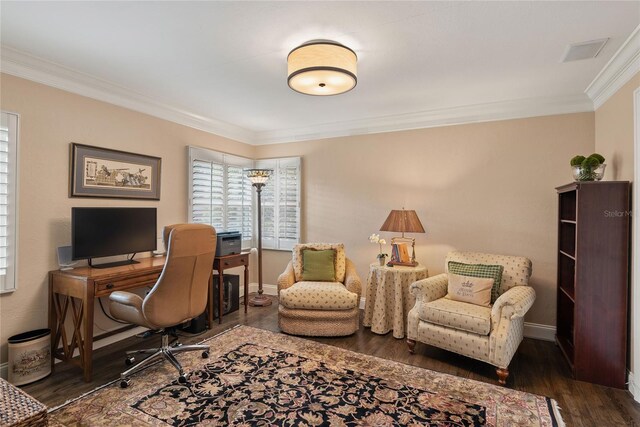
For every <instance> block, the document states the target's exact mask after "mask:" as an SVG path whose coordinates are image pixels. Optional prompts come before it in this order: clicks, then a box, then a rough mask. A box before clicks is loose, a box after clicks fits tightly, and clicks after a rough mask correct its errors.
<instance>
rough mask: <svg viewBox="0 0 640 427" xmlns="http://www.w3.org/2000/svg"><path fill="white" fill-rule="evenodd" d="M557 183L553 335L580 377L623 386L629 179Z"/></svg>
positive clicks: (594, 381) (627, 269) (624, 371)
mask: <svg viewBox="0 0 640 427" xmlns="http://www.w3.org/2000/svg"><path fill="white" fill-rule="evenodd" d="M557 191H558V198H559V200H558V252H557V256H558V279H557V280H558V282H557V286H558V291H557V327H556V343H557V344H558V347H559V349H560V351H561V352H562V354H563V355H564V357H565V358H566V359H567V362H568V363H569V366H570V367H571V371H572V373H573V376H574V377H575V378H576V379H577V380H581V381H588V382H592V383H596V384H602V385H605V386H609V387H617V388H625V383H626V356H627V295H628V286H629V284H628V271H629V265H628V263H629V216H627V215H622V216H607V215H605V212H607V211H609V212H629V183H628V182H613V181H609V182H580V183H571V184H568V185H565V186H562V187H559V188H557Z"/></svg>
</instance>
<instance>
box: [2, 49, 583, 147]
mask: <svg viewBox="0 0 640 427" xmlns="http://www.w3.org/2000/svg"><path fill="white" fill-rule="evenodd" d="M0 53H1V57H2V60H1V61H0V72H3V73H7V74H11V75H14V76H17V77H21V78H24V79H27V80H32V81H35V82H37V83H42V84H45V85H47V86H52V87H55V88H58V89H62V90H65V91H68V92H72V93H75V94H78V95H81V96H86V97H89V98H93V99H97V100H99V101H103V102H107V103H110V104H114V105H117V106H120V107H124V108H128V109H131V110H134V111H138V112H141V113H145V114H148V115H151V116H154V117H158V118H161V119H164V120H168V121H171V122H174V123H178V124H181V125H184V126H188V127H191V128H194V129H198V130H202V131H205V132H209V133H212V134H215V135H219V136H223V137H226V138H230V139H233V140H236V141H240V142H244V143H247V144H251V145H264V144H278V143H287V142H297V141H306V140H312V139H324V138H334V137H342V136H353V135H367V134H376V133H383V132H394V131H403V130H412V129H421V128H430V127H440V126H451V125H459V124H466V123H478V122H488V121H498V120H509V119H519V118H526V117H535V116H548V115H555V114H568V113H578V112H585V111H593V103H592V101H591V100H590V99H589V97H588V96H587V95H585V94H580V95H572V96H561V97H554V98H530V99H520V100H511V101H499V102H491V103H484V104H475V105H467V106H460V107H452V108H442V109H433V110H428V111H421V112H415V113H407V114H397V115H391V116H384V117H373V118H367V119H359V120H348V121H342V122H335V123H325V124H319V125H310V126H304V127H294V128H286V129H277V130H270V131H261V132H256V131H252V130H250V129H246V128H242V127H240V126H237V125H234V124H231V123H228V122H224V121H221V120H217V119H215V118H211V117H204V116H201V115H198V114H194V113H192V112H189V111H187V110H185V109H183V108H178V107H175V106H172V105H168V104H165V103H162V102H160V101H158V100H155V99H152V98H149V97H147V96H145V95H142V94H139V93H136V92H133V91H131V90H129V89H127V88H124V87H122V86H119V85H116V84H113V83H111V82H108V81H105V80H102V79H99V78H96V77H93V76H90V75H88V74H85V73H81V72H78V71H75V70H72V69H69V68H67V67H64V66H61V65H59V64H55V63H53V62H50V61H47V60H44V59H41V58H38V57H35V56H32V55H29V54H26V53H24V52H21V51H19V50H16V49H13V48H10V47H8V46H2V47H1V50H0Z"/></svg>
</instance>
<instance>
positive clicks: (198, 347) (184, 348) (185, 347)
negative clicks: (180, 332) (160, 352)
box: [169, 344, 210, 354]
mask: <svg viewBox="0 0 640 427" xmlns="http://www.w3.org/2000/svg"><path fill="white" fill-rule="evenodd" d="M209 348H210V347H209V346H208V345H202V344H193V345H181V346H180V347H171V348H170V349H169V351H170V352H171V353H172V354H176V353H182V352H185V351H209Z"/></svg>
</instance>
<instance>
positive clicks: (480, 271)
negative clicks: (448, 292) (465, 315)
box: [449, 261, 504, 304]
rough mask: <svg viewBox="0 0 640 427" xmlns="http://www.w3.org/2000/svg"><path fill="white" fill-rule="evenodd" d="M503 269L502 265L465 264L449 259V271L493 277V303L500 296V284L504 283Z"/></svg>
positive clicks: (473, 275)
mask: <svg viewBox="0 0 640 427" xmlns="http://www.w3.org/2000/svg"><path fill="white" fill-rule="evenodd" d="M503 270H504V267H503V266H501V265H486V264H464V263H462V262H456V261H449V273H453V274H459V275H461V276H470V277H481V278H484V279H493V287H492V288H491V304H493V303H494V302H496V300H497V299H498V297H499V296H500V295H499V292H500V284H501V283H502V272H503Z"/></svg>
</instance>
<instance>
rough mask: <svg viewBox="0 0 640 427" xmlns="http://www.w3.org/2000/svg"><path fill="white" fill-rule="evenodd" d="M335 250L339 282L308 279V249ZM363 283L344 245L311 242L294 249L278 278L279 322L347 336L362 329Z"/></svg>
mask: <svg viewBox="0 0 640 427" xmlns="http://www.w3.org/2000/svg"><path fill="white" fill-rule="evenodd" d="M307 249H310V250H327V249H333V250H335V281H304V280H302V276H303V251H304V250H307ZM361 293H362V284H361V282H360V277H358V273H357V272H356V269H355V266H354V264H353V263H352V262H351V260H349V259H348V258H346V256H345V252H344V245H343V244H328V243H308V244H299V245H296V246H295V247H294V248H293V259H292V260H291V261H290V262H289V264H288V265H287V268H286V269H285V271H284V273H282V274H281V275H280V277H279V278H278V296H279V300H280V306H279V307H278V325H279V326H280V329H281V330H282V331H283V332H286V333H288V334H293V335H306V336H344V335H351V334H353V333H354V332H356V331H357V330H358V327H359V320H360V308H359V307H360V294H361Z"/></svg>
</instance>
